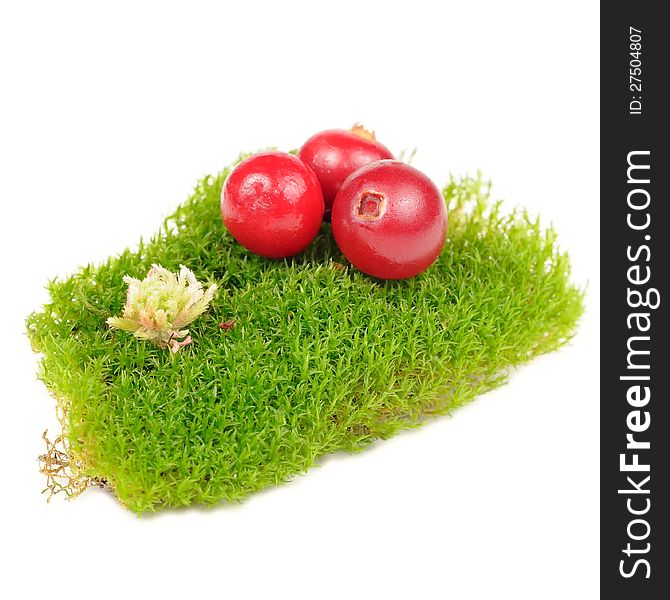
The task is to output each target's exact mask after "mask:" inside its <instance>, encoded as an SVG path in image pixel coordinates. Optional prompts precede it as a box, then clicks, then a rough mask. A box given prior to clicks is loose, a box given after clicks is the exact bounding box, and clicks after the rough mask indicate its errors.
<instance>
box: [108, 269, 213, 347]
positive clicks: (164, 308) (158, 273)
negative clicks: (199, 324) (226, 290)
mask: <svg viewBox="0 0 670 600" xmlns="http://www.w3.org/2000/svg"><path fill="white" fill-rule="evenodd" d="M123 280H124V281H125V282H126V283H127V284H128V292H127V295H126V304H125V306H124V307H123V316H121V317H109V319H107V324H108V325H109V326H110V327H112V328H115V329H123V330H124V331H129V332H130V333H132V334H133V335H134V336H135V337H137V338H139V339H141V340H149V341H151V342H153V343H154V344H157V345H158V346H160V347H161V348H169V349H170V350H171V351H172V352H177V351H178V350H179V349H180V348H182V347H183V346H186V345H187V344H190V343H191V342H192V341H193V340H192V339H191V336H190V335H188V329H183V328H184V327H185V326H186V325H188V324H189V323H191V322H192V321H193V320H194V319H196V318H197V317H199V316H200V315H201V314H202V313H204V312H205V311H206V310H207V307H208V306H209V303H210V302H211V301H212V298H214V295H215V294H216V291H217V287H216V284H213V285H211V286H210V287H209V288H208V289H207V290H204V289H203V287H202V283H200V282H199V281H198V280H197V279H196V278H195V275H194V274H193V272H192V271H191V270H190V269H187V268H186V267H185V266H184V265H180V271H179V273H172V272H171V271H168V270H167V269H165V268H164V267H161V266H160V265H152V267H151V270H150V271H149V272H148V273H147V276H146V277H145V278H144V279H142V280H141V281H140V280H139V279H135V278H134V277H130V276H128V275H126V276H124V278H123Z"/></svg>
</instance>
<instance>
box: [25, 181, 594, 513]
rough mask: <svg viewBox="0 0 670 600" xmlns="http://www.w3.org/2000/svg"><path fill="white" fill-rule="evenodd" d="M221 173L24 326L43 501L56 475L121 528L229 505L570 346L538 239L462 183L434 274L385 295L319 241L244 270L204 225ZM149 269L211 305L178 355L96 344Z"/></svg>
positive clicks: (570, 291) (569, 326) (120, 338)
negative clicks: (57, 429)
mask: <svg viewBox="0 0 670 600" xmlns="http://www.w3.org/2000/svg"><path fill="white" fill-rule="evenodd" d="M228 172H229V171H228V170H225V171H223V172H222V173H220V174H219V175H217V176H211V177H207V178H205V179H204V180H203V181H201V182H200V183H199V184H198V186H197V187H196V189H195V191H194V193H193V195H192V196H191V198H189V199H188V200H187V201H186V202H185V203H184V204H183V205H182V206H181V207H179V208H178V209H177V210H176V212H175V213H174V214H173V215H172V216H170V217H169V218H168V219H166V220H165V222H164V224H163V226H162V228H161V229H160V231H159V232H158V234H157V235H155V236H154V237H153V238H151V240H150V241H148V242H141V243H140V245H139V247H138V248H137V249H136V250H134V251H131V250H126V251H125V252H123V253H122V254H120V255H119V256H115V257H113V258H110V259H109V260H108V261H107V262H106V263H105V264H102V265H100V266H92V265H89V266H87V267H84V268H82V269H81V270H80V271H79V272H77V273H75V274H74V275H72V276H71V277H69V278H67V279H63V280H56V281H52V282H50V284H49V290H50V293H51V302H50V304H47V305H46V306H45V307H44V308H43V310H42V311H41V312H37V313H34V314H32V315H31V316H30V317H29V318H28V333H29V336H30V339H31V341H32V344H33V347H34V349H35V351H37V352H40V353H42V360H41V367H40V373H39V376H40V378H41V379H42V380H43V381H44V383H45V384H46V385H47V387H48V388H49V390H50V391H51V392H52V394H53V395H54V396H55V398H56V399H57V402H58V407H59V409H60V414H61V416H62V419H61V422H62V424H63V441H64V442H65V445H66V449H65V450H64V451H61V452H60V453H58V451H57V450H56V449H54V448H51V452H50V451H49V448H48V452H47V454H46V455H45V456H44V457H42V458H43V459H44V460H45V462H46V463H47V464H46V467H45V472H49V473H50V474H51V475H55V476H56V477H55V478H52V480H51V485H50V487H51V488H52V492H53V491H58V489H60V488H58V487H57V486H56V485H55V484H54V483H53V482H54V481H55V480H57V476H62V475H63V474H64V473H66V474H67V475H68V478H67V479H66V480H65V482H64V483H63V482H62V479H61V484H60V485H62V486H63V488H62V489H64V490H65V491H66V492H68V493H69V494H71V493H76V492H78V491H80V490H82V489H85V487H86V486H87V485H91V484H95V483H102V484H103V485H106V486H108V487H109V488H110V489H111V490H113V492H114V493H115V494H116V496H117V497H118V498H119V500H120V501H121V502H122V503H123V504H124V505H125V506H126V507H128V508H129V509H131V510H133V511H136V512H138V513H141V512H144V511H153V510H157V509H160V508H164V507H174V506H183V505H189V504H194V503H198V504H213V503H218V502H221V501H237V500H241V499H243V498H245V497H246V496H248V495H249V494H251V493H253V492H255V491H257V490H260V489H263V488H265V487H267V486H269V485H275V484H279V483H282V482H284V481H287V480H289V479H290V478H292V477H293V476H295V475H296V474H299V473H302V472H304V471H305V470H306V469H308V468H309V467H311V466H312V465H314V464H315V462H316V461H317V460H318V459H319V457H320V456H322V455H324V454H327V453H331V452H337V451H341V450H344V451H348V452H350V451H356V450H360V449H362V448H365V447H366V446H367V445H368V444H370V443H371V442H373V441H374V440H376V439H379V438H387V437H389V436H391V435H393V434H394V433H396V432H397V431H399V430H400V429H404V428H407V427H412V426H416V425H418V424H420V423H422V422H424V421H425V419H426V417H427V416H431V415H437V414H443V413H447V412H449V411H451V410H452V409H455V408H457V407H459V406H461V405H463V404H465V403H466V402H469V401H471V400H472V399H473V398H475V396H477V395H478V394H481V393H483V392H485V391H487V390H490V389H492V388H494V387H496V386H498V385H500V384H501V383H503V382H504V381H505V380H506V378H507V373H508V372H509V370H510V368H512V367H514V366H516V365H519V364H521V363H524V362H526V361H528V360H530V359H531V358H533V357H534V356H537V355H538V354H542V353H544V352H549V351H552V350H555V349H556V348H558V347H559V346H561V345H562V344H564V343H565V342H566V341H567V340H568V339H569V338H570V337H571V335H573V333H574V330H575V325H576V322H577V320H578V317H579V315H580V314H581V312H582V299H583V293H582V290H580V289H579V288H577V287H575V286H574V285H572V284H571V283H570V280H569V263H568V258H567V256H566V255H565V254H563V253H561V252H559V251H558V250H557V247H556V244H555V235H554V233H553V232H552V231H551V230H543V229H542V228H541V227H540V224H539V221H538V220H536V219H531V218H529V216H528V215H527V214H526V213H525V212H514V213H511V214H503V213H502V211H501V207H500V203H491V202H490V201H489V187H488V185H487V184H485V183H483V182H482V181H481V179H480V178H476V179H470V178H465V179H462V180H458V181H456V180H452V182H451V183H450V184H449V185H448V186H447V187H446V188H445V189H444V197H445V200H446V202H447V204H448V207H449V233H448V239H447V243H446V244H445V247H444V250H443V252H442V254H441V256H440V257H439V259H438V261H437V262H436V263H435V264H434V265H433V266H432V267H430V268H429V269H428V271H426V272H425V273H423V274H422V275H420V276H418V277H416V278H414V279H410V280H407V281H387V282H384V281H379V280H375V279H372V278H370V277H368V276H366V275H363V274H362V273H360V272H358V271H356V269H354V268H353V267H352V266H351V265H348V264H347V262H346V260H345V259H344V258H343V257H342V255H341V254H340V252H339V250H338V248H337V246H336V245H335V243H334V241H333V237H332V234H331V231H330V226H329V225H327V224H325V225H324V226H323V228H322V230H321V232H320V234H319V235H318V237H317V238H316V240H315V241H314V243H313V244H312V245H311V246H310V247H309V249H308V250H307V251H306V252H305V253H303V254H301V255H299V256H297V257H295V258H292V259H286V260H280V261H272V260H266V259H263V258H261V257H258V256H254V255H252V254H250V253H249V252H247V251H246V250H245V249H244V248H242V247H241V246H240V245H239V244H237V243H236V242H235V241H234V240H233V239H232V237H231V236H230V234H229V233H228V232H227V231H226V230H225V228H224V226H223V224H222V222H221V218H220V214H219V198H220V192H221V186H222V184H223V182H224V180H225V177H226V175H227V174H228ZM152 263H158V264H160V265H163V266H164V267H166V268H168V269H170V270H172V271H176V270H177V269H178V267H179V265H180V264H184V265H186V266H187V267H189V268H190V269H192V270H193V271H194V272H195V274H196V276H197V277H198V279H199V280H200V281H202V282H203V283H205V284H206V285H207V284H211V283H216V284H217V285H218V286H219V288H220V292H219V294H218V296H217V297H216V298H215V300H214V301H213V303H212V305H211V307H210V309H209V310H208V311H207V312H206V313H205V314H204V315H203V316H202V317H200V318H198V319H197V320H196V321H195V322H194V323H193V324H192V325H191V326H190V330H191V335H192V336H193V340H194V343H193V344H191V345H190V346H187V347H185V348H183V349H182V350H180V352H179V353H178V354H176V355H172V354H171V353H170V352H168V351H166V350H164V349H160V348H158V347H156V346H153V345H151V344H148V343H146V342H142V341H139V340H137V339H135V338H133V337H132V336H131V335H130V334H127V333H125V332H120V331H116V332H115V331H112V330H110V328H109V327H108V326H107V325H106V324H105V320H106V319H107V317H109V316H111V315H117V314H120V311H121V309H122V306H123V303H124V300H125V293H126V285H125V284H124V282H123V279H122V278H123V276H124V275H125V274H129V275H131V276H134V277H138V278H142V277H144V276H145V275H146V273H147V271H148V270H149V268H150V266H151V264H152ZM219 324H222V325H223V326H222V327H220V326H219ZM231 326H232V329H231Z"/></svg>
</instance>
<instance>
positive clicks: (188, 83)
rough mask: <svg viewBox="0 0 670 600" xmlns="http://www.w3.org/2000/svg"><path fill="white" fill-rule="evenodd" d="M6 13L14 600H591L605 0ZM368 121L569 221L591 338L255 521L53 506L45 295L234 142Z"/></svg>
mask: <svg viewBox="0 0 670 600" xmlns="http://www.w3.org/2000/svg"><path fill="white" fill-rule="evenodd" d="M1 6H2V8H0V109H1V110H0V201H1V202H2V217H1V219H2V228H1V236H0V243H1V244H2V255H1V256H2V267H1V268H2V275H1V281H2V283H1V284H0V285H1V292H0V302H1V303H2V306H1V307H0V315H2V326H1V329H0V333H1V335H2V337H1V341H0V353H1V356H0V359H1V360H0V365H1V369H2V395H1V400H2V421H3V427H2V436H3V438H2V444H3V465H2V466H3V478H2V492H1V494H0V502H1V503H2V506H1V510H0V519H2V525H1V534H0V537H1V538H2V543H1V544H2V545H1V550H0V552H2V557H1V560H0V571H2V576H1V577H0V596H3V597H5V598H31V597H38V596H39V595H41V594H44V595H45V596H46V595H47V594H49V595H51V594H54V593H56V594H59V595H60V594H62V595H63V596H64V597H65V596H67V597H69V598H85V597H86V598H135V597H152V598H153V597H157V598H158V597H160V598H182V597H189V598H210V597H224V596H225V597H239V598H255V597H278V598H283V597H287V598H288V597H290V598H362V597H372V598H378V597H387V598H408V597H412V598H414V597H417V598H419V597H420V598H445V597H450V598H455V599H470V598H474V599H480V598H481V599H490V598H496V599H497V598H505V599H506V598H510V599H514V600H521V599H525V598H532V599H539V598H541V599H543V600H544V599H553V598H556V599H559V598H560V599H565V598H577V599H581V598H596V597H597V595H598V569H599V560H598V533H599V531H598V527H599V525H598V499H599V498H598V496H599V492H598V476H599V473H598V445H599V432H598V401H599V399H598V394H599V389H598V382H597V374H598V368H599V350H598V333H599V330H598V327H599V325H598V303H599V295H598V294H599V275H598V274H599V266H598V260H599V256H598V253H599V250H598V246H599V234H598V227H599V226H598V213H599V209H598V204H599V186H598V172H599V155H598V133H599V129H598V128H599V124H598V120H599V113H598V101H599V89H598V86H599V82H598V76H599V72H598V45H599V31H598V4H597V3H596V2H584V1H583V0H581V1H566V2H562V3H561V4H560V5H556V6H557V8H553V7H550V6H549V4H547V3H540V2H437V1H432V2H420V1H417V0H413V1H411V2H391V1H389V0H386V1H385V2H383V3H373V2H362V1H357V2H344V1H339V2H332V3H320V2H310V3H304V4H300V3H292V2H287V1H283V2H277V1H274V2H246V1H238V2H218V3H211V4H208V3H200V2H189V3H182V4H181V6H180V7H177V5H173V4H171V3H165V2H162V3H160V4H158V3H157V4H155V5H151V4H149V3H142V2H128V3H126V2H119V1H117V2H113V3H112V2H110V3H104V4H103V3H91V2H81V3H74V2H62V1H61V2H44V3H41V4H37V3H34V2H20V3H19V2H15V3H13V6H12V5H10V4H9V3H2V5H1ZM359 120H360V121H362V122H364V123H366V124H367V125H369V126H370V127H372V128H374V129H375V130H376V132H377V135H378V138H379V139H380V140H381V141H382V142H384V143H385V144H386V145H387V146H389V147H390V148H391V149H392V150H394V151H396V152H398V151H399V150H401V149H403V148H407V149H411V148H413V147H415V146H416V147H418V149H419V151H418V154H417V157H416V160H415V163H414V164H415V165H416V166H418V167H419V168H421V169H423V170H425V171H426V172H427V173H428V174H429V175H430V176H431V177H432V178H433V179H434V180H435V181H436V182H437V183H438V184H440V185H442V184H443V183H445V182H446V180H447V177H448V175H449V173H450V172H451V173H455V174H460V173H473V172H475V171H476V169H481V170H482V171H483V173H484V174H485V175H487V176H489V177H491V179H492V180H493V182H494V193H495V195H496V196H500V197H505V198H508V199H509V200H510V205H521V206H525V207H528V208H529V209H531V211H533V212H539V213H541V214H542V216H543V218H544V219H545V223H549V222H553V224H554V226H555V227H556V229H557V230H558V232H559V235H560V237H559V240H560V243H561V245H562V247H563V248H565V249H567V250H569V252H570V254H571V256H572V259H573V263H574V278H575V280H576V281H577V282H579V283H580V284H585V285H586V284H588V297H587V304H588V309H587V313H586V315H585V316H584V318H583V319H582V321H581V325H580V329H579V334H578V335H577V337H576V338H575V339H574V341H573V343H572V344H571V345H570V346H569V347H566V348H565V349H563V350H561V351H559V352H557V353H555V354H552V355H550V356H546V357H542V358H540V359H538V360H536V361H534V362H533V363H532V364H531V365H529V366H526V367H524V368H522V369H520V370H519V371H518V372H517V373H516V374H514V375H513V376H512V378H511V381H510V383H509V384H508V385H507V386H505V387H504V388H502V389H500V390H497V391H495V392H493V393H489V394H487V395H485V396H484V397H481V398H479V399H478V400H477V401H476V402H475V403H473V404H472V405H470V406H469V407H467V408H465V409H462V410H459V411H458V412H456V413H455V414H454V416H453V418H441V419H438V420H435V421H434V422H431V423H430V424H428V425H427V426H426V427H424V428H422V429H420V430H418V431H415V432H411V433H405V434H401V435H399V436H398V437H396V438H394V439H392V440H390V441H387V442H384V443H379V444H378V445H376V446H375V447H374V448H372V449H371V450H368V451H367V452H365V453H363V454H359V455H356V456H337V457H333V458H329V459H327V460H325V461H324V462H323V464H322V466H321V467H319V468H316V469H313V470H312V471H311V472H309V473H308V474H307V475H306V476H304V477H300V478H298V479H297V480H295V481H294V482H293V483H290V484H288V485H285V486H282V487H280V488H276V489H272V490H270V491H267V492H265V493H261V494H259V495H256V496H255V497H252V498H251V499H249V500H248V501H247V502H245V503H244V504H242V505H239V506H234V507H222V508H218V509H215V510H209V511H205V510H200V509H193V510H182V511H176V512H164V513H162V514H159V515H157V516H154V517H143V518H140V519H138V518H137V517H136V516H134V515H133V514H131V513H129V512H127V511H125V510H124V509H123V508H122V507H121V506H120V505H119V504H118V503H117V502H116V501H115V500H114V499H113V498H112V497H111V496H110V495H109V494H108V493H106V492H104V491H99V490H89V491H88V492H86V493H85V494H84V495H83V496H81V497H79V498H78V499H77V500H75V501H73V502H64V501H62V500H61V499H60V498H57V499H54V500H53V501H52V502H51V503H50V504H49V505H47V504H46V503H45V496H41V495H40V490H41V489H42V487H43V480H42V477H41V475H40V474H39V473H38V472H37V461H36V456H37V455H38V454H39V453H40V452H41V451H42V441H41V439H40V435H41V433H42V431H43V429H44V427H45V426H47V425H49V426H51V427H52V428H53V427H54V425H55V418H54V401H53V400H52V399H51V398H50V397H49V395H48V394H47V392H46V391H45V389H44V387H43V386H42V384H41V383H39V382H37V381H36V379H35V369H36V358H35V357H34V356H33V355H32V353H31V351H30V348H29V344H28V340H27V338H26V336H25V335H24V324H23V321H24V319H25V316H26V315H27V314H28V313H29V312H30V311H32V310H35V309H37V308H38V307H39V306H40V304H41V303H43V302H44V301H46V293H45V291H44V284H45V283H46V280H47V278H49V277H52V276H54V275H56V274H68V273H70V272H72V271H73V270H74V269H76V268H77V266H78V265H80V264H82V263H85V262H89V261H92V262H96V261H100V260H102V259H103V258H104V257H106V256H107V255H108V254H110V253H116V252H118V251H120V250H122V249H123V248H124V247H126V246H127V245H131V244H133V243H135V242H136V241H137V240H138V238H139V236H140V235H142V234H149V233H151V232H153V231H154V229H155V228H156V226H157V225H158V224H159V222H160V220H161V218H162V216H164V215H165V214H167V213H168V212H170V211H171V210H172V209H173V208H174V207H175V206H176V205H177V204H178V203H179V202H180V201H182V200H183V199H184V198H185V197H186V196H187V195H188V194H189V192H190V190H191V189H192V186H193V185H194V183H195V181H196V180H197V179H198V178H199V177H201V176H202V175H204V174H206V173H211V172H215V171H217V170H219V169H220V168H221V167H223V166H224V165H226V164H227V163H229V162H230V161H231V160H232V159H234V158H235V157H236V156H237V154H238V152H239V151H241V150H255V149H258V148H261V147H264V146H268V145H275V146H278V147H280V148H283V149H290V148H293V147H297V146H299V145H300V144H301V143H302V142H303V141H304V140H305V139H306V138H307V137H309V136H310V135H311V134H312V133H314V132H316V131H318V130H320V129H325V128H330V127H348V126H349V125H351V124H352V123H353V122H354V121H359ZM52 431H53V429H52ZM59 592H60V593H59Z"/></svg>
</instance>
